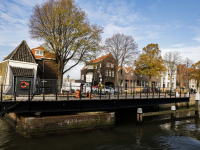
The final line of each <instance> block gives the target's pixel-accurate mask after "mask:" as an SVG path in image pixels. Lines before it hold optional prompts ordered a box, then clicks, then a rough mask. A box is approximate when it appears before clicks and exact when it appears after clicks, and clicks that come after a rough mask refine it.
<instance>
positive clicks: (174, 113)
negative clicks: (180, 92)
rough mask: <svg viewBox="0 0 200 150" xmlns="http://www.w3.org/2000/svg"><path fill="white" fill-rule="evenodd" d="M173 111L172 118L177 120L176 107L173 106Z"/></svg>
mask: <svg viewBox="0 0 200 150" xmlns="http://www.w3.org/2000/svg"><path fill="white" fill-rule="evenodd" d="M171 110H172V111H174V112H173V113H172V114H171V118H176V106H171Z"/></svg>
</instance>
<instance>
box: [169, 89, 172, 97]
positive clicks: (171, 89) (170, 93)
mask: <svg viewBox="0 0 200 150" xmlns="http://www.w3.org/2000/svg"><path fill="white" fill-rule="evenodd" d="M169 91H170V98H171V96H172V88H171V87H170V90H169Z"/></svg>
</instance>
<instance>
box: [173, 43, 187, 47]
mask: <svg viewBox="0 0 200 150" xmlns="http://www.w3.org/2000/svg"><path fill="white" fill-rule="evenodd" d="M184 45H185V44H183V43H181V44H175V45H172V47H182V46H184Z"/></svg>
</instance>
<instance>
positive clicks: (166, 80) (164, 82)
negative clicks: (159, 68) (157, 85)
mask: <svg viewBox="0 0 200 150" xmlns="http://www.w3.org/2000/svg"><path fill="white" fill-rule="evenodd" d="M166 68H167V71H165V72H162V73H161V75H162V77H161V88H172V89H176V75H177V69H175V70H173V71H172V72H171V71H170V69H169V68H168V67H167V66H166ZM171 73H172V85H170V74H171Z"/></svg>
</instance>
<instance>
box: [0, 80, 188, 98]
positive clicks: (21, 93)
mask: <svg viewBox="0 0 200 150" xmlns="http://www.w3.org/2000/svg"><path fill="white" fill-rule="evenodd" d="M59 87H60V86H59V85H58V84H52V85H48V86H34V85H31V84H30V85H29V87H28V88H22V87H20V86H19V85H18V86H14V85H3V84H1V87H0V92H1V94H0V98H1V102H2V101H6V100H9V101H15V102H16V101H60V100H83V99H92V100H103V99H136V98H137V99H143V98H147V99H150V98H177V97H190V94H191V92H190V89H186V88H176V89H172V88H160V87H159V88H155V87H124V86H115V87H109V86H103V88H100V87H98V86H67V87H65V88H62V89H61V90H59V89H58V88H59ZM77 91H79V92H77Z"/></svg>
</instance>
